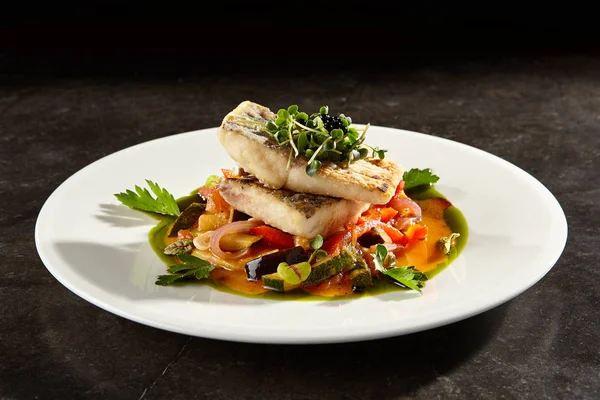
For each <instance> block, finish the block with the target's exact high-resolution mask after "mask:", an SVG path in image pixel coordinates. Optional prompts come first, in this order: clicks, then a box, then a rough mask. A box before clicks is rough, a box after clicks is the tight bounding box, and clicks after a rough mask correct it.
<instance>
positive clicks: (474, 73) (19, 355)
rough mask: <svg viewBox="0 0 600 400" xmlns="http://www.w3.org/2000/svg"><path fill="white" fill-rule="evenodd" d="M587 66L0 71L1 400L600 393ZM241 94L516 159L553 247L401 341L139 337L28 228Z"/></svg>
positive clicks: (593, 148)
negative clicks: (558, 223) (553, 217)
mask: <svg viewBox="0 0 600 400" xmlns="http://www.w3.org/2000/svg"><path fill="white" fill-rule="evenodd" d="M599 71H600V59H593V58H586V57H571V58H562V59H559V58H556V59H554V58H548V57H547V58H539V59H529V60H527V59H517V58H514V59H504V60H503V59H498V60H496V61H493V62H467V63H456V62H455V63H452V64H441V65H438V66H435V65H433V64H432V65H422V66H421V67H416V66H414V67H406V68H403V69H402V70H398V71H394V70H393V69H388V70H387V72H382V73H379V74H375V73H372V72H368V70H367V69H364V70H360V69H357V70H348V71H347V72H342V73H332V72H329V73H317V72H314V73H311V72H307V73H304V74H302V73H296V72H289V73H283V72H282V73H280V74H279V75H276V76H275V77H273V76H268V75H266V74H255V73H249V72H248V73H243V72H240V73H233V74H218V73H217V72H213V73H209V74H204V75H203V74H198V75H196V76H193V75H191V76H190V75H189V74H186V75H181V76H178V75H176V74H175V75H166V76H165V75H162V76H160V77H157V78H156V77H155V78H152V77H150V76H143V75H141V76H134V75H127V74H123V75H121V76H117V77H113V78H102V77H98V76H96V77H87V78H84V77H82V78H73V79H59V78H52V79H50V78H48V77H42V78H28V77H24V76H19V75H4V76H2V82H3V83H4V84H3V85H2V86H0V168H1V170H0V182H1V185H0V198H1V199H2V201H1V202H0V232H1V234H0V249H1V252H2V256H3V257H2V263H1V267H0V276H1V277H2V279H1V283H0V287H1V290H0V397H1V398H6V399H33V398H40V399H45V398H56V399H79V398H85V399H93V398H106V399H138V398H143V399H159V398H169V399H189V398H200V399H212V400H217V399H266V398H274V397H275V398H282V399H290V400H291V399H294V400H296V399H324V400H329V399H400V398H423V399H432V398H441V399H455V398H456V399H458V398H469V399H475V398H477V399H499V398H519V399H523V398H524V399H540V398H547V399H574V398H589V399H591V398H597V397H596V396H597V395H598V393H599V389H600V351H599V349H600V323H599V320H600V318H599V317H600V314H599V311H598V310H599V306H600V283H599V282H600V272H599V271H600V267H599V265H600V250H599V248H600V246H598V242H599V240H600V234H599V230H598V221H599V219H598V215H599V214H600V192H599V189H598V187H599V186H600V178H599V175H600V174H599V172H600V163H599V159H600V133H599V132H600V112H599V111H598V110H600V72H599ZM292 77H293V78H294V79H291V78H292ZM243 99H252V100H254V101H257V102H260V103H263V104H267V105H272V106H273V107H277V106H278V105H283V104H291V103H298V102H301V103H302V104H303V105H304V106H305V107H307V108H312V107H317V106H319V105H321V104H329V105H330V106H331V107H333V108H335V109H337V110H339V109H343V110H345V111H347V113H348V114H350V115H351V116H352V117H353V118H354V119H355V120H356V121H377V124H379V125H388V126H392V127H398V128H404V129H409V130H416V131H421V132H426V133H431V134H433V135H438V136H442V137H446V138H450V139H453V140H457V141H459V142H463V143H467V144H470V145H473V146H476V147H479V148H481V149H483V150H486V151H488V152H490V153H493V154H496V155H498V156H500V157H502V158H504V159H506V160H508V161H510V162H512V163H515V164H516V165H518V166H519V167H521V168H523V169H524V170H526V171H528V172H530V173H531V174H533V175H534V176H535V177H536V178H538V179H539V180H540V181H541V182H542V183H543V184H545V185H546V186H547V187H548V188H549V189H550V190H551V191H552V192H553V193H554V194H555V195H556V196H557V198H558V200H559V201H560V203H561V204H562V206H563V208H564V210H565V213H566V215H567V219H568V223H569V240H568V243H567V247H566V249H565V252H564V253H563V256H562V258H561V259H560V260H559V261H558V263H557V264H556V266H555V267H554V268H553V269H552V270H551V271H550V273H549V274H548V275H547V276H546V277H545V278H544V279H542V280H541V281H540V282H539V283H538V284H537V285H535V286H534V287H533V288H532V289H530V290H528V291H527V292H525V293H524V294H522V295H521V296H519V297H517V298H515V299H514V300H512V301H510V302H508V303H506V304H504V305H502V306H500V307H498V308H496V309H493V310H491V311H489V312H486V313H484V314H481V315H479V316H476V317H473V318H470V319H468V320H465V321H462V322H458V323H455V324H453V325H449V326H445V327H441V328H438V329H434V330H431V331H426V332H422V333H417V334H413V335H409V336H405V337H398V338H392V339H387V340H379V341H372V342H363V343H356V344H344V345H323V346H320V345H319V346H309V347H294V346H267V345H250V344H236V343H228V342H220V341H215V340H205V339H201V338H191V337H187V336H182V335H178V334H173V333H169V332H165V331H161V330H157V329H154V328H150V327H146V326H143V325H140V324H137V323H134V322H130V321H128V320H125V319H123V318H120V317H117V316H115V315H112V314H110V313H108V312H105V311H103V310H101V309H99V308H97V307H96V306H94V305H92V304H89V303H87V302H86V301H84V300H82V299H80V298H79V297H77V296H76V295H75V294H73V293H71V292H70V291H69V290H67V289H66V288H65V287H63V286H62V285H61V284H59V283H58V282H57V281H56V280H55V279H54V278H53V277H52V276H51V275H50V274H49V273H48V272H47V270H46V269H45V267H44V265H43V264H42V263H41V261H40V259H39V258H38V256H37V253H36V248H35V245H34V240H33V230H34V225H35V221H36V217H37V214H38V212H39V210H40V207H41V206H42V204H43V202H44V201H45V200H46V198H47V197H48V196H49V195H50V193H51V192H52V191H53V190H54V189H55V188H56V187H57V186H58V185H59V184H60V183H61V182H63V181H64V180H65V179H66V178H68V177H69V176H70V175H71V174H73V173H74V172H76V171H77V170H79V169H80V168H82V167H84V166H86V165H87V164H89V163H91V162H93V161H95V160H97V159H99V158H100V157H103V156H105V155H107V154H110V153H112V152H114V151H117V150H120V149H122V148H125V147H128V146H131V145H134V144H137V143H141V142H144V141H147V140H150V139H154V138H159V137H164V136H167V135H170V134H175V133H180V132H185V131H190V130H195V129H200V128H206V127H212V126H216V125H217V124H218V123H219V122H220V120H221V118H222V117H223V115H224V114H225V113H226V112H227V111H229V110H230V109H231V107H232V106H233V105H235V104H237V103H238V102H239V101H240V100H243ZM507 206H510V205H507ZM513 279H518V277H514V278H513Z"/></svg>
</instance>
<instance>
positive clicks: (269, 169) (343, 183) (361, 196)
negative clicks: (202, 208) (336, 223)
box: [218, 101, 403, 204]
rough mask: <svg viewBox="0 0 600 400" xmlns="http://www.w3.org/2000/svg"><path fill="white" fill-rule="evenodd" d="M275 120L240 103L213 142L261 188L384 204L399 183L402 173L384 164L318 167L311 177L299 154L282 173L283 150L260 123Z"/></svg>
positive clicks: (286, 153)
mask: <svg viewBox="0 0 600 400" xmlns="http://www.w3.org/2000/svg"><path fill="white" fill-rule="evenodd" d="M276 117H277V115H276V114H275V113H273V112H271V110H269V109H268V108H267V107H264V106H261V105H260V104H256V103H253V102H250V101H244V102H242V103H240V104H239V105H238V106H237V107H236V108H235V109H234V110H233V111H231V112H230V113H229V114H227V115H226V116H225V118H224V119H223V122H222V124H221V126H220V127H219V129H218V137H219V141H220V142H221V144H222V145H223V147H224V148H225V150H226V151H227V153H228V154H229V156H230V157H231V158H232V159H233V160H234V161H235V162H236V163H237V164H238V165H239V166H240V167H242V168H243V169H244V170H246V171H248V172H250V173H251V174H253V175H255V176H256V177H257V178H258V179H259V180H260V181H261V182H263V183H265V184H266V185H267V186H269V187H271V188H274V189H280V188H285V189H288V190H291V191H294V192H302V193H312V194H319V195H324V196H331V197H339V198H344V199H349V200H357V201H363V202H368V203H373V204H385V203H387V202H388V201H389V200H390V199H391V197H392V195H393V194H394V191H395V189H396V186H398V183H399V182H400V180H401V179H402V173H403V171H402V168H401V166H400V165H398V164H397V163H395V162H393V161H390V160H386V159H384V160H379V159H375V160H364V159H363V160H358V161H355V162H352V163H351V164H350V167H348V168H346V167H345V163H333V162H323V164H322V166H321V168H319V170H318V171H317V173H316V175H315V176H312V177H311V176H308V175H307V174H306V170H305V168H306V164H307V162H308V160H307V159H306V157H305V156H304V155H299V156H298V157H296V158H293V160H292V164H291V167H290V168H289V169H288V168H287V163H288V158H289V151H290V150H289V147H287V146H280V145H279V144H278V143H277V142H276V141H275V140H274V139H272V138H271V137H270V135H269V134H268V133H265V132H263V131H262V130H261V127H260V123H266V122H268V121H269V120H274V119H275V118H276Z"/></svg>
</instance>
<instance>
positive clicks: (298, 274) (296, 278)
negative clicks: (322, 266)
mask: <svg viewBox="0 0 600 400" xmlns="http://www.w3.org/2000/svg"><path fill="white" fill-rule="evenodd" d="M310 272H311V267H310V264H309V263H308V262H307V261H304V262H301V263H297V264H292V265H289V264H288V263H286V262H285V261H284V262H281V263H279V265H278V266H277V273H278V274H279V275H280V276H281V277H282V278H283V280H284V281H286V282H287V283H289V284H292V285H298V284H300V283H302V282H304V281H305V280H306V278H308V276H309V275H310Z"/></svg>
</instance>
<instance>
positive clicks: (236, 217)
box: [231, 210, 250, 222]
mask: <svg viewBox="0 0 600 400" xmlns="http://www.w3.org/2000/svg"><path fill="white" fill-rule="evenodd" d="M249 219H250V216H249V215H248V214H246V213H243V212H241V211H238V210H233V218H232V221H231V222H235V221H247V220H249Z"/></svg>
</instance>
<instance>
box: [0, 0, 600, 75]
mask: <svg viewBox="0 0 600 400" xmlns="http://www.w3.org/2000/svg"><path fill="white" fill-rule="evenodd" d="M596 15H597V13H596V12H594V11H593V10H591V8H590V7H589V6H588V7H587V8H586V7H585V6H582V5H580V4H577V3H576V2H575V3H564V2H562V3H560V4H559V3H556V4H554V5H551V4H550V5H549V4H548V2H546V3H544V4H536V3H531V4H527V2H522V3H517V4H509V3H505V2H491V3H490V2H486V3H485V5H483V4H477V3H473V4H468V5H466V4H462V5H460V4H454V3H452V4H445V3H442V4H436V2H418V3H412V2H387V1H385V2H384V1H339V0H336V1H322V2H317V1H296V2H281V1H277V2H276V1H262V2H260V1H259V2H243V1H229V2H228V1H214V2H193V3H191V4H185V2H160V3H159V2H154V3H152V2H116V1H115V2H111V1H104V2H79V3H73V4H71V3H68V2H64V1H63V2H51V3H47V4H35V3H29V2H21V3H18V4H16V5H15V4H12V5H11V6H10V7H8V8H6V9H5V10H3V12H2V13H1V15H0V49H1V50H2V58H1V59H0V66H1V68H2V71H3V72H5V73H19V74H22V73H27V74H30V75H31V74H33V75H38V76H39V75H45V76H48V75H60V76H76V75H90V74H97V75H111V74H112V75H114V74H129V73H137V74H144V73H146V74H171V73H174V74H181V73H202V72H207V71H209V72H210V71H218V72H226V71H238V72H239V71H258V72H261V71H262V72H269V73H272V72H278V71H289V70H304V71H306V70H327V71H339V70H340V69H343V70H356V69H361V70H369V71H372V72H373V73H376V72H377V71H382V70H390V69H393V70H398V69H402V68H406V67H411V66H415V65H417V66H421V65H429V64H440V63H449V62H464V61H465V60H467V59H476V60H482V59H483V60H488V61H491V62H494V60H496V59H497V58H498V57H503V56H506V55H519V56H522V57H536V56H539V55H540V54H545V55H547V54H550V55H556V54H560V55H565V54H573V53H578V54H581V53H586V54H589V53H595V52H596V51H597V50H598V43H599V41H598V39H599V38H600V35H599V33H600V32H599V29H598V28H597V26H598V24H597V17H596ZM240 60H243V62H241V61H240Z"/></svg>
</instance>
